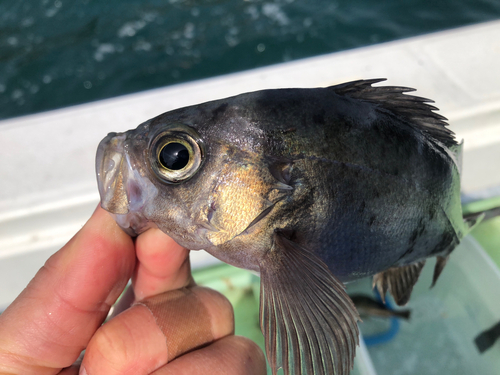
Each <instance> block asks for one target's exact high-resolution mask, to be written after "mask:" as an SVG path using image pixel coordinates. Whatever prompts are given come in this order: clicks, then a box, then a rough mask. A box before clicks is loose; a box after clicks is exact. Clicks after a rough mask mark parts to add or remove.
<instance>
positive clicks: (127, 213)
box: [96, 132, 158, 237]
mask: <svg viewBox="0 0 500 375" xmlns="http://www.w3.org/2000/svg"><path fill="white" fill-rule="evenodd" d="M130 138H131V137H129V134H128V132H127V133H109V134H108V135H107V136H106V137H105V138H104V139H103V140H102V141H101V142H100V143H99V146H98V148H97V154H96V172H97V173H96V174H97V186H98V189H99V194H100V197H101V207H102V208H104V209H105V210H106V211H108V212H109V213H110V214H111V215H112V216H113V218H114V219H115V221H116V223H117V224H118V225H119V226H120V228H122V229H123V230H124V231H125V232H126V233H127V234H129V235H130V236H132V237H135V236H137V235H139V234H141V233H143V232H145V231H146V230H147V229H149V228H152V227H156V224H154V223H153V222H151V221H150V220H148V218H147V215H146V214H145V211H146V208H147V205H148V204H149V203H150V202H151V201H152V200H153V199H154V198H155V197H156V196H157V195H158V189H157V188H156V187H155V186H154V184H153V183H152V182H151V181H150V180H149V178H148V177H146V176H145V174H144V173H142V174H141V173H140V172H139V170H138V167H137V166H136V164H137V163H135V161H134V160H132V157H131V155H130V154H129V152H130V150H131V149H132V146H133V145H132V141H133V139H130Z"/></svg>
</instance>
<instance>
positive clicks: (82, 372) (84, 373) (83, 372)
mask: <svg viewBox="0 0 500 375" xmlns="http://www.w3.org/2000/svg"><path fill="white" fill-rule="evenodd" d="M78 375H88V374H87V370H85V367H83V365H82V366H80V372H79V373H78Z"/></svg>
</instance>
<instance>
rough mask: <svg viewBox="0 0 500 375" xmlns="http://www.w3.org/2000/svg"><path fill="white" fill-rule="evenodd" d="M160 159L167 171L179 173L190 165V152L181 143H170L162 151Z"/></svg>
mask: <svg viewBox="0 0 500 375" xmlns="http://www.w3.org/2000/svg"><path fill="white" fill-rule="evenodd" d="M158 159H159V160H158V161H159V162H160V164H161V166H162V167H164V168H165V169H170V170H173V171H178V170H180V169H182V168H184V167H185V166H186V165H188V163H189V150H188V149H187V147H186V146H185V145H183V144H182V143H180V142H170V143H167V144H166V145H165V146H163V148H162V149H161V150H160V154H159V155H158Z"/></svg>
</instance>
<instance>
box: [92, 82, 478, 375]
mask: <svg viewBox="0 0 500 375" xmlns="http://www.w3.org/2000/svg"><path fill="white" fill-rule="evenodd" d="M384 80H385V79H366V80H357V81H352V82H347V83H343V84H339V85H334V86H329V87H320V88H292V89H269V90H261V91H256V92H250V93H244V94H240V95H237V96H233V97H229V98H225V99H220V100H214V101H210V102H206V103H202V104H198V105H194V106H189V107H185V108H180V109H176V110H172V111H169V112H166V113H163V114H160V115H159V116H157V117H154V118H152V119H150V120H148V121H146V122H144V123H142V124H140V125H139V126H138V127H137V128H136V129H134V130H129V131H127V132H124V133H110V134H108V135H107V136H106V137H105V138H104V139H103V140H102V141H101V143H100V144H99V146H98V150H97V156H96V170H97V182H98V188H99V192H100V197H101V206H102V207H103V208H104V209H106V210H107V211H109V212H110V213H112V214H113V215H114V217H115V220H116V221H117V223H118V224H119V225H120V226H121V227H122V228H123V229H124V230H125V231H127V233H129V234H131V235H138V234H140V233H142V232H143V231H145V230H147V229H148V228H150V227H157V228H159V229H160V230H161V231H163V232H165V233H166V234H168V235H169V236H170V237H172V238H173V239H174V240H175V241H176V242H177V243H179V244H180V245H182V246H184V247H186V248H188V249H191V250H202V249H203V250H205V251H207V252H209V253H210V254H212V255H213V256H215V257H216V258H218V259H220V260H221V261H223V262H226V263H228V264H231V265H234V266H236V267H240V268H244V269H248V270H253V271H255V272H258V273H260V279H261V287H260V288H261V289H260V310H259V319H260V326H261V330H262V332H263V334H264V337H265V346H266V355H267V359H268V362H269V365H270V367H271V369H272V373H273V374H277V371H278V369H280V368H282V369H283V372H284V374H293V375H302V374H320V375H321V374H336V375H347V374H348V373H349V372H350V370H351V368H352V366H353V361H354V356H355V352H356V347H357V345H358V343H359V337H358V336H359V331H358V325H357V322H358V321H359V319H360V318H359V314H358V312H357V310H356V308H355V305H354V304H353V302H352V300H351V299H350V298H349V296H348V295H347V293H346V291H345V287H344V283H347V282H350V281H353V280H357V279H360V278H363V277H368V276H373V284H374V287H375V288H377V289H378V291H379V292H380V295H381V296H382V298H384V296H385V295H386V293H387V292H389V293H391V294H392V296H393V297H394V300H395V301H396V303H397V304H398V305H404V304H406V303H407V302H408V300H409V298H410V294H411V291H412V288H413V286H414V284H415V283H416V281H417V279H418V277H419V275H420V272H421V270H422V268H423V266H424V264H425V261H426V259H427V258H429V257H437V263H436V266H435V269H434V276H433V282H432V284H433V285H434V284H435V282H436V280H437V279H438V277H439V275H440V274H441V272H442V270H443V268H444V267H445V265H446V262H447V259H448V257H449V255H450V253H451V252H452V250H453V249H454V248H455V247H456V246H457V245H458V244H459V242H460V240H461V239H462V238H463V237H464V236H465V235H466V234H467V233H468V232H469V231H470V230H471V228H472V227H474V225H475V224H476V223H478V222H479V221H480V220H481V216H480V215H472V216H470V217H467V218H465V219H464V217H463V215H462V207H461V202H460V173H461V172H460V169H461V155H462V147H463V142H461V143H458V142H457V141H456V140H455V137H454V134H453V132H452V131H451V130H450V129H449V128H448V124H447V120H446V118H445V117H443V116H441V115H440V114H438V113H436V110H437V108H436V107H434V106H432V105H431V104H429V103H432V101H431V100H429V99H425V98H422V97H418V96H413V95H411V94H408V93H409V92H412V91H414V89H411V88H407V87H399V86H377V85H376V84H378V83H379V82H382V81H384Z"/></svg>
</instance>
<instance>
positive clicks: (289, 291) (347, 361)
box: [260, 232, 359, 375]
mask: <svg viewBox="0 0 500 375" xmlns="http://www.w3.org/2000/svg"><path fill="white" fill-rule="evenodd" d="M260 275H261V297H260V298H261V301H260V325H261V329H262V332H263V334H264V336H265V340H266V353H267V358H268V361H269V365H270V367H271V369H272V373H273V375H276V374H277V372H278V369H279V368H283V372H284V374H285V375H306V374H315V375H330V374H335V375H348V374H349V373H350V371H351V369H352V366H353V361H354V355H355V351H356V345H357V344H358V340H359V332H358V326H357V321H358V320H359V315H358V312H357V311H356V308H355V306H354V304H353V302H352V301H351V299H350V298H349V296H348V295H347V294H346V292H345V289H344V285H343V284H342V282H340V281H339V280H338V279H336V278H335V276H333V275H332V274H331V272H330V271H329V269H328V268H327V266H326V265H325V264H324V263H323V261H322V260H321V259H320V258H318V257H317V256H316V255H315V254H313V253H312V252H310V251H309V250H307V249H305V248H303V247H302V246H300V245H298V244H297V243H295V242H293V241H291V240H289V239H287V238H286V237H285V236H284V235H283V234H282V233H279V232H277V233H276V234H275V241H274V245H273V247H272V249H271V250H270V251H269V252H268V253H267V254H266V255H265V256H264V257H263V259H262V260H261V263H260Z"/></svg>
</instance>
